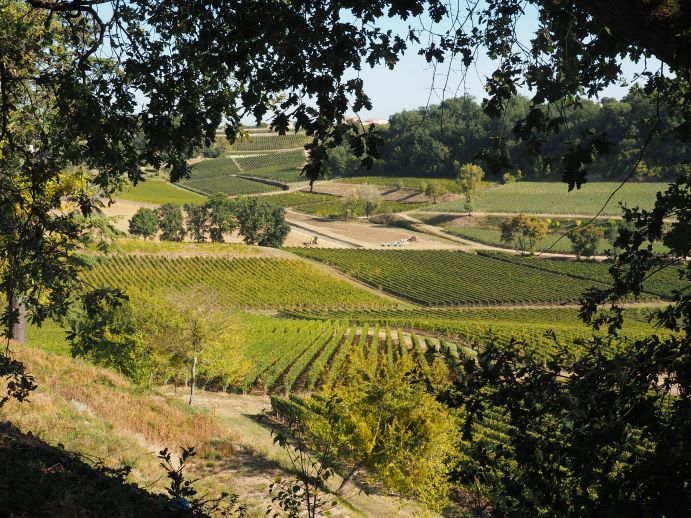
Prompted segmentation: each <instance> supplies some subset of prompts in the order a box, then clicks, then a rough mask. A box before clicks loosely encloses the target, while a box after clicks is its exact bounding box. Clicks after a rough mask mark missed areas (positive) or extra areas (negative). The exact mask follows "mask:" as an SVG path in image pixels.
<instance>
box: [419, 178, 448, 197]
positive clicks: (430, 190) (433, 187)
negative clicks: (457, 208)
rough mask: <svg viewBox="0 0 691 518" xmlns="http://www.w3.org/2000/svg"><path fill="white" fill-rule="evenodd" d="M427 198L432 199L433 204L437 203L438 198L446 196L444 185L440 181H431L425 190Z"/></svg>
mask: <svg viewBox="0 0 691 518" xmlns="http://www.w3.org/2000/svg"><path fill="white" fill-rule="evenodd" d="M424 193H425V196H428V197H430V198H432V203H437V198H438V197H440V196H444V195H445V194H446V188H445V187H444V184H443V183H441V182H439V181H438V180H430V181H429V182H427V185H426V187H425V189H424Z"/></svg>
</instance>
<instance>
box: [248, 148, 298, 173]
mask: <svg viewBox="0 0 691 518" xmlns="http://www.w3.org/2000/svg"><path fill="white" fill-rule="evenodd" d="M235 162H236V163H237V165H238V166H239V167H240V169H241V170H242V171H243V172H244V173H246V174H250V171H252V170H255V169H266V168H272V167H280V168H290V167H293V168H299V167H302V165H303V164H304V163H305V151H304V149H295V150H292V151H280V152H276V153H266V154H263V155H247V156H242V157H239V158H236V159H235Z"/></svg>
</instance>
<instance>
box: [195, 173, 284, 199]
mask: <svg viewBox="0 0 691 518" xmlns="http://www.w3.org/2000/svg"><path fill="white" fill-rule="evenodd" d="M185 185H188V186H189V187H191V188H193V189H197V190H199V191H202V192H206V193H209V194H212V193H215V192H222V193H224V194H227V195H229V196H238V195H243V194H258V193H262V192H272V191H278V190H280V187H277V186H275V185H269V184H266V183H262V182H256V181H254V180H250V179H247V178H240V177H238V176H217V177H214V178H206V179H204V180H187V181H186V182H185Z"/></svg>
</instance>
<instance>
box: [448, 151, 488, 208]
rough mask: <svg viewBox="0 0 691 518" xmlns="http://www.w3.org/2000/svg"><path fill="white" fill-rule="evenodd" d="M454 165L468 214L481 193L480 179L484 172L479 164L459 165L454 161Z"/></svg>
mask: <svg viewBox="0 0 691 518" xmlns="http://www.w3.org/2000/svg"><path fill="white" fill-rule="evenodd" d="M454 166H455V168H456V170H457V171H458V172H457V176H456V179H457V181H458V187H459V190H460V192H461V194H463V197H464V198H465V203H464V205H465V209H466V210H467V211H468V214H470V213H471V212H472V210H473V208H474V207H475V203H476V202H477V199H478V198H479V197H480V194H481V193H482V179H483V178H484V176H485V172H484V171H483V170H482V168H481V167H480V166H479V165H475V164H464V165H460V164H459V163H458V162H454Z"/></svg>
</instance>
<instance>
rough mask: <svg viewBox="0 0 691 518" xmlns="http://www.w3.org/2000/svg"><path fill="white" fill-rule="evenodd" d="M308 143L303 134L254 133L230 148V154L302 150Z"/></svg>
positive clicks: (307, 138)
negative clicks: (236, 152)
mask: <svg viewBox="0 0 691 518" xmlns="http://www.w3.org/2000/svg"><path fill="white" fill-rule="evenodd" d="M308 141H309V137H307V136H306V135H305V134H304V133H297V134H295V133H289V134H287V135H283V136H281V135H278V134H277V133H266V132H256V133H252V134H251V135H250V136H249V138H247V139H245V140H243V141H240V142H236V143H235V144H233V145H232V146H231V147H230V152H231V153H233V152H235V151H277V150H283V149H295V148H302V146H304V145H305V144H306V143H307V142H308Z"/></svg>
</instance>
